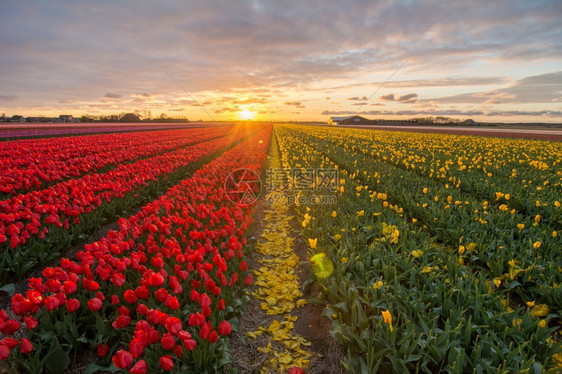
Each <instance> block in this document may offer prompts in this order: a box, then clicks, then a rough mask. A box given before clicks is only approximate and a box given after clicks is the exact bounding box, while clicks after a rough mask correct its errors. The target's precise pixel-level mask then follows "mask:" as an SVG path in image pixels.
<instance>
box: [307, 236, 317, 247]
mask: <svg viewBox="0 0 562 374" xmlns="http://www.w3.org/2000/svg"><path fill="white" fill-rule="evenodd" d="M317 243H318V239H310V238H309V239H308V244H310V248H312V249H314V248H316V244H317Z"/></svg>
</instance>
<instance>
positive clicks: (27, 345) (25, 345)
mask: <svg viewBox="0 0 562 374" xmlns="http://www.w3.org/2000/svg"><path fill="white" fill-rule="evenodd" d="M20 350H21V353H23V354H26V353H29V352H31V351H33V344H31V342H30V341H29V340H28V339H27V338H22V340H21V346H20Z"/></svg>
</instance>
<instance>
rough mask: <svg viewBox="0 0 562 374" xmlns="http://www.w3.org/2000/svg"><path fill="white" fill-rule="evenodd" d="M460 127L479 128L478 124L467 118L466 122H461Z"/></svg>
mask: <svg viewBox="0 0 562 374" xmlns="http://www.w3.org/2000/svg"><path fill="white" fill-rule="evenodd" d="M461 125H464V126H480V124H479V123H478V122H476V121H475V120H473V119H472V118H469V119H467V120H466V121H463V122H462V123H461Z"/></svg>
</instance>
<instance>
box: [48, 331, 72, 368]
mask: <svg viewBox="0 0 562 374" xmlns="http://www.w3.org/2000/svg"><path fill="white" fill-rule="evenodd" d="M69 364H70V357H69V356H68V352H65V351H64V350H63V349H62V348H61V346H60V344H59V340H58V339H57V338H54V339H53V340H52V341H51V350H50V352H49V354H48V355H47V362H46V366H47V369H48V370H49V371H50V372H51V373H52V374H62V373H63V372H64V369H66V368H67V367H68V365H69Z"/></svg>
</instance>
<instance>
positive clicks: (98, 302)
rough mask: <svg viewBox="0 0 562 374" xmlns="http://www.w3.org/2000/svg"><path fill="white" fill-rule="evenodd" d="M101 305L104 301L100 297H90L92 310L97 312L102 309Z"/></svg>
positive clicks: (89, 303) (89, 306)
mask: <svg viewBox="0 0 562 374" xmlns="http://www.w3.org/2000/svg"><path fill="white" fill-rule="evenodd" d="M101 306H102V301H101V300H100V299H98V298H97V297H94V298H93V299H90V300H89V301H88V308H89V309H90V310H91V311H92V312H97V311H98V310H100V309H101Z"/></svg>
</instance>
